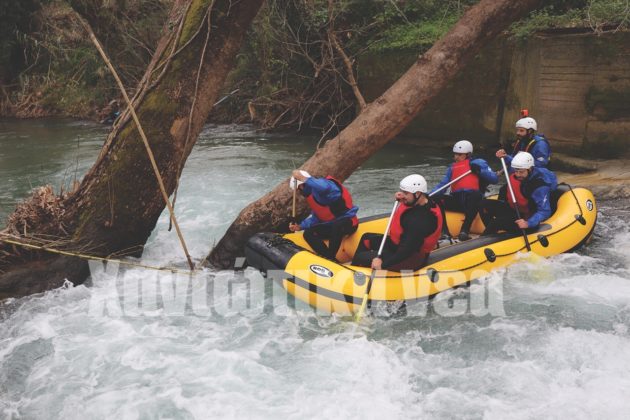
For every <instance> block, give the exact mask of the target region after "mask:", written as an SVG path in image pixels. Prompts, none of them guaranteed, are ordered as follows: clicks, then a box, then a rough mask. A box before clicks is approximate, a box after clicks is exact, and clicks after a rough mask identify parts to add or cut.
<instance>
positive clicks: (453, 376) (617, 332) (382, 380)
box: [0, 121, 630, 419]
mask: <svg viewBox="0 0 630 420" xmlns="http://www.w3.org/2000/svg"><path fill="white" fill-rule="evenodd" d="M104 136H105V131H104V130H103V129H101V128H99V127H95V126H93V125H90V124H81V123H74V122H67V121H66V122H45V121H43V122H41V121H33V122H28V123H25V122H2V123H0V182H1V185H2V189H1V190H0V199H1V200H2V205H1V206H0V216H2V217H3V218H4V217H5V216H6V215H7V214H8V213H9V212H10V211H11V209H12V207H13V206H14V205H15V202H16V201H17V200H19V199H21V198H23V197H25V196H26V195H27V193H28V191H29V189H30V186H31V185H33V186H37V185H42V184H43V183H47V182H48V183H52V184H53V185H55V186H59V185H60V184H61V183H62V182H64V181H65V182H68V181H70V180H72V178H73V177H74V173H75V172H77V173H78V174H79V176H80V174H82V173H84V172H85V170H86V169H87V168H89V166H90V165H91V164H92V162H93V161H94V159H95V158H96V155H97V153H98V150H99V148H100V144H101V142H102V140H103V139H104ZM314 145H315V142H314V141H313V139H312V138H303V137H300V138H297V139H295V138H294V137H292V136H289V135H284V136H280V135H264V134H260V133H256V132H254V131H252V130H251V128H250V127H243V126H240V127H208V128H207V129H206V130H205V131H204V133H203V134H202V136H201V138H200V139H199V141H198V143H197V145H196V146H195V149H194V151H193V153H192V155H191V156H190V158H189V159H188V162H187V164H186V168H185V171H184V175H183V178H182V181H181V187H180V191H179V196H178V200H177V207H176V210H177V215H178V218H179V221H180V224H181V227H182V230H183V233H184V235H185V237H186V239H187V241H188V245H189V247H190V249H191V253H192V254H193V256H194V257H195V258H197V259H199V258H203V257H204V256H205V255H206V254H207V252H208V251H209V249H210V247H211V246H212V244H213V242H215V241H217V240H218V239H219V238H220V237H221V236H222V233H223V232H224V231H225V229H226V228H227V227H228V226H229V223H230V222H231V221H232V220H233V219H234V218H235V216H236V215H237V214H238V212H239V211H240V210H241V208H242V207H243V206H244V205H245V204H247V203H248V202H250V201H252V200H253V199H255V198H257V197H259V196H260V195H262V194H264V193H265V192H266V191H268V190H269V189H270V188H272V187H273V186H274V185H276V184H277V183H278V182H280V181H281V180H283V179H285V178H286V177H287V176H288V175H289V171H290V170H291V169H292V168H293V167H294V165H300V164H301V163H302V162H303V161H304V160H305V159H306V158H307V157H308V156H309V155H310V154H311V153H312V151H313V148H314ZM427 153H428V152H427V151H426V149H424V148H421V147H419V146H410V145H401V144H397V145H390V146H388V147H386V148H385V149H384V150H383V151H381V152H380V153H379V154H378V156H377V157H375V158H373V159H372V160H370V161H369V162H368V163H367V164H366V165H364V167H362V168H361V169H360V170H359V171H357V172H356V173H355V174H354V175H352V177H351V178H350V179H349V180H348V182H347V186H348V187H349V189H350V190H351V191H352V192H353V194H354V197H355V200H356V202H357V203H358V205H359V206H360V207H361V212H360V214H361V215H370V214H376V213H385V212H387V211H389V206H390V201H391V194H392V193H393V191H394V190H395V188H396V186H397V182H398V180H399V179H400V178H402V177H403V176H405V175H407V174H409V173H412V172H419V173H422V174H424V175H426V176H427V178H429V182H430V183H435V182H436V181H437V180H438V179H439V177H441V175H442V173H443V171H444V168H445V165H446V163H447V160H446V159H445V158H447V157H448V156H449V153H448V149H440V150H433V151H430V154H429V155H427ZM439 155H443V156H444V157H445V158H442V157H435V156H439ZM599 204H600V208H599V219H598V225H597V228H596V231H595V237H594V240H593V242H592V243H591V244H590V245H589V246H588V247H586V248H584V249H582V250H580V251H579V252H578V253H573V254H564V255H560V256H557V257H554V258H551V259H549V260H546V261H543V263H542V264H543V265H544V266H545V269H546V273H548V275H547V277H546V278H545V279H544V281H540V280H537V279H535V278H533V277H532V276H531V275H530V273H531V272H530V269H531V268H532V267H531V266H528V265H527V264H526V263H519V264H516V265H514V266H512V267H510V268H509V269H508V270H500V271H498V272H496V273H493V274H492V275H490V276H489V277H488V278H486V279H484V280H483V281H482V282H481V284H480V285H478V286H473V287H488V286H489V287H498V288H502V290H503V302H502V305H503V309H504V312H505V315H503V316H492V315H485V316H474V315H471V314H465V315H460V316H453V317H449V316H438V315H435V314H433V315H427V316H424V317H413V318H398V319H390V320H386V319H368V320H366V321H365V322H364V323H362V325H360V326H359V327H358V328H357V327H356V325H355V324H354V323H353V322H352V321H351V320H350V319H345V318H343V319H340V318H338V317H328V316H323V315H317V314H313V313H312V312H311V311H309V310H307V309H305V308H298V309H297V310H294V309H290V308H288V309H286V308H285V310H281V311H278V310H271V311H260V312H258V313H256V314H254V315H251V314H250V315H247V314H240V313H238V312H234V313H228V314H227V315H226V314H225V312H222V313H223V315H219V314H218V313H217V311H216V308H214V309H215V310H214V311H210V312H209V313H207V314H203V313H202V314H199V313H195V314H185V315H180V314H174V313H173V312H172V311H169V310H168V308H166V307H165V306H164V305H162V304H160V303H159V302H149V301H147V295H146V294H144V295H143V296H142V297H141V299H140V300H138V299H136V300H135V302H138V301H140V306H141V307H140V310H138V311H129V312H125V313H123V314H116V313H114V314H110V313H103V311H94V303H95V302H102V301H107V299H109V298H111V297H112V296H114V297H116V296H120V294H121V288H122V289H124V290H125V293H126V294H128V295H131V297H132V298H138V296H137V293H138V288H137V287H135V286H136V285H137V284H139V283H141V282H142V281H143V279H145V278H146V277H147V276H151V275H153V274H147V272H146V271H145V270H142V269H138V268H132V269H130V268H122V267H121V269H120V270H119V271H118V272H107V271H106V272H104V273H99V275H98V276H94V278H93V279H91V280H90V281H89V282H88V284H87V285H80V286H77V287H66V288H61V289H58V290H54V291H50V292H47V293H44V294H41V295H38V296H31V297H26V298H20V299H9V300H8V301H5V302H3V303H0V418H9V419H11V418H28V419H31V418H38V419H57V418H59V419H61V418H63V419H85V418H90V419H106V418H117V419H154V418H155V419H157V418H160V419H191V418H197V419H205V418H290V419H302V418H314V417H319V418H335V419H337V418H339V419H347V418H361V419H376V418H430V419H451V418H454V419H460V418H467V419H478V418H485V419H506V418H510V419H540V418H554V419H565V418H566V419H592V418H605V419H625V418H628V413H630V331H629V327H630V253H629V252H628V247H629V246H630V225H629V224H628V220H629V216H630V211H628V210H627V203H623V202H605V203H599ZM167 227H168V219H167V217H166V216H165V215H164V214H163V215H162V217H161V219H160V221H159V222H158V225H157V227H156V229H155V231H154V234H153V235H152V237H151V239H150V241H149V243H148V244H147V248H146V250H145V253H144V255H143V258H142V259H141V262H142V263H146V264H155V265H172V264H179V265H181V264H182V261H183V257H182V253H181V249H180V247H179V243H178V241H177V237H176V235H175V234H174V232H168V230H167ZM123 281H124V282H127V284H131V285H132V286H134V287H135V289H134V287H126V288H125V285H124V284H123ZM169 281H171V282H176V281H177V278H176V277H173V278H171V279H170V280H169V279H166V283H168V282H169ZM219 281H220V278H219V277H217V278H216V279H215V280H214V281H213V282H211V283H214V282H219ZM172 285H173V286H175V285H174V284H172ZM214 286H216V285H214V284H211V287H214ZM266 287H267V289H268V290H270V289H272V287H271V286H270V285H266ZM280 292H281V290H278V288H275V290H274V293H280ZM127 297H128V296H127ZM448 298H449V293H445V294H443V295H441V296H439V297H438V298H437V300H440V299H448ZM132 301H133V299H132ZM224 303H225V302H221V301H220V299H219V300H218V301H215V302H214V305H219V304H224ZM266 303H267V304H269V302H266ZM123 309H127V308H124V307H123ZM210 309H212V308H210ZM95 312H96V313H95ZM219 312H221V311H219ZM120 315H122V316H120Z"/></svg>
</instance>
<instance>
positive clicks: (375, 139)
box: [208, 0, 540, 268]
mask: <svg viewBox="0 0 630 420" xmlns="http://www.w3.org/2000/svg"><path fill="white" fill-rule="evenodd" d="M539 3H540V0H521V1H512V0H482V1H481V2H479V3H478V4H477V5H475V6H473V7H471V8H470V9H469V10H468V11H467V12H466V13H465V14H464V16H463V17H462V18H461V19H460V20H459V22H457V24H456V25H455V26H454V27H453V28H452V29H451V30H450V31H449V33H448V34H447V35H446V36H444V37H443V38H442V39H441V40H439V41H438V42H437V43H436V44H435V45H434V46H433V47H432V48H431V49H430V50H429V51H427V52H426V53H425V54H423V55H422V56H420V57H419V58H418V60H417V61H416V63H415V64H414V65H413V66H412V67H411V68H410V69H409V70H408V71H407V72H406V73H405V74H404V75H403V76H402V77H401V78H400V79H399V80H398V81H397V82H396V83H395V84H394V85H392V86H391V87H390V88H389V89H388V90H387V91H386V92H385V93H384V94H383V95H381V96H380V97H379V98H378V99H377V100H375V101H374V102H372V103H371V104H369V105H368V106H367V108H365V109H364V110H363V112H361V114H359V116H358V117H357V118H356V119H355V120H354V121H353V122H352V123H351V124H350V125H349V126H348V127H346V128H345V129H344V130H343V131H341V132H340V133H339V134H338V135H337V136H336V137H335V138H333V139H331V140H329V141H328V142H327V143H326V145H325V146H324V147H323V148H321V149H319V150H317V151H316V152H315V154H314V155H313V156H312V157H311V158H310V159H309V160H308V161H306V162H305V163H304V165H303V166H302V169H305V170H307V171H309V172H310V173H311V174H313V175H332V176H334V177H335V178H337V179H339V180H345V179H346V178H347V177H348V176H349V175H350V174H352V172H354V170H355V169H356V168H358V167H359V166H360V165H361V164H362V163H363V162H365V161H366V160H367V159H368V158H369V157H370V156H372V155H373V154H374V153H375V152H376V151H378V150H379V149H380V148H381V147H383V146H384V145H385V144H386V143H387V142H388V141H390V140H391V139H392V138H394V137H395V136H396V135H397V134H398V133H400V131H401V130H402V129H403V128H404V127H405V126H407V124H409V122H411V120H412V119H413V118H414V117H415V116H416V115H418V113H419V112H420V111H422V110H423V109H424V108H425V107H426V106H427V104H428V103H429V102H430V101H431V100H432V99H433V98H435V97H436V96H437V95H438V94H439V93H440V92H441V91H442V89H444V87H446V85H447V83H448V82H450V81H451V80H452V79H453V77H454V76H455V75H456V74H457V73H459V72H460V71H461V70H462V68H463V67H464V66H465V65H466V64H467V63H468V61H470V59H471V58H472V57H473V56H474V55H475V54H476V53H477V52H478V51H479V50H480V49H481V48H482V47H483V46H484V45H485V44H487V43H488V42H489V41H490V40H492V39H493V38H494V37H495V36H496V35H498V34H499V33H500V32H501V31H502V30H504V29H505V28H507V27H508V26H509V25H510V24H511V23H512V22H514V21H515V20H517V19H519V18H520V17H522V16H523V15H525V13H527V12H529V11H531V10H533V9H534V8H535V7H536V6H538V5H539ZM287 185H288V183H287V182H284V181H283V182H282V183H281V184H279V185H278V186H277V187H276V188H275V189H274V190H273V191H271V192H269V193H268V194H266V195H265V196H264V197H262V198H261V199H259V200H258V201H256V202H254V203H252V204H250V205H249V206H247V207H246V208H245V209H243V210H242V211H241V213H240V214H239V215H238V217H237V218H236V220H235V221H234V222H233V223H232V225H231V226H230V227H229V228H228V230H227V232H226V233H225V235H224V236H223V238H221V240H220V241H219V243H218V244H217V245H216V246H215V247H214V249H213V250H212V252H211V253H210V255H208V261H209V262H210V263H211V264H212V265H214V266H216V267H220V268H227V267H230V266H231V265H232V264H233V262H234V259H235V258H236V257H238V256H240V255H242V253H243V247H244V245H245V242H246V241H247V239H248V238H249V237H250V236H251V235H253V234H254V233H256V232H260V231H265V230H279V229H283V228H285V227H286V224H287V223H288V219H289V209H290V207H291V206H290V203H291V199H292V196H291V194H290V191H289V189H288V187H287Z"/></svg>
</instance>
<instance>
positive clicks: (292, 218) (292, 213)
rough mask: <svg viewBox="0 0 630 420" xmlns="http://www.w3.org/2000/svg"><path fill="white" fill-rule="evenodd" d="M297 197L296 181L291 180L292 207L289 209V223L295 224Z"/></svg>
mask: <svg viewBox="0 0 630 420" xmlns="http://www.w3.org/2000/svg"><path fill="white" fill-rule="evenodd" d="M296 195H297V179H294V180H293V206H292V207H291V221H292V222H293V223H297V219H296V218H295V197H296Z"/></svg>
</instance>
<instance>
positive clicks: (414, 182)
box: [400, 174, 427, 194]
mask: <svg viewBox="0 0 630 420" xmlns="http://www.w3.org/2000/svg"><path fill="white" fill-rule="evenodd" d="M400 190H401V191H405V192H410V193H414V194H415V193H417V192H421V193H425V194H426V193H427V181H426V180H425V179H424V177H423V176H422V175H418V174H413V175H409V176H406V177H404V178H403V179H402V181H400Z"/></svg>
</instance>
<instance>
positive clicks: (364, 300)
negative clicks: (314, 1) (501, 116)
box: [355, 170, 472, 322]
mask: <svg viewBox="0 0 630 420" xmlns="http://www.w3.org/2000/svg"><path fill="white" fill-rule="evenodd" d="M470 173H472V171H471V170H468V171H466V172H465V173H463V174H461V175H460V176H458V177H457V178H455V179H454V180H452V181H450V182H449V183H448V184H446V185H444V186H442V187H440V188H438V189H437V190H435V191H433V192H432V193H431V194H429V197H432V196H434V195H435V194H437V193H439V192H440V191H442V190H445V189H446V188H448V187H450V186H451V185H453V184H454V183H456V182H457V181H459V180H460V179H462V178H463V177H465V176H467V175H468V174H470ZM398 204H399V202H398V201H396V203H395V204H394V208H393V209H392V213H391V214H390V216H389V220H388V221H387V227H386V228H385V233H384V234H383V239H382V240H381V246H380V247H379V248H378V254H377V256H376V258H381V254H382V253H383V246H385V240H386V239H387V234H388V233H389V227H390V226H391V223H392V218H393V217H394V213H395V212H396V209H397V208H398ZM375 274H376V270H372V274H370V279H369V280H368V284H367V287H366V288H365V294H364V295H363V301H362V302H361V307H360V308H359V312H357V314H356V318H355V319H356V322H359V321H360V320H361V317H362V316H363V312H364V311H365V307H366V306H367V302H368V296H369V294H370V290H371V289H372V283H373V281H374V275H375Z"/></svg>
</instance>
